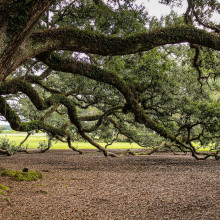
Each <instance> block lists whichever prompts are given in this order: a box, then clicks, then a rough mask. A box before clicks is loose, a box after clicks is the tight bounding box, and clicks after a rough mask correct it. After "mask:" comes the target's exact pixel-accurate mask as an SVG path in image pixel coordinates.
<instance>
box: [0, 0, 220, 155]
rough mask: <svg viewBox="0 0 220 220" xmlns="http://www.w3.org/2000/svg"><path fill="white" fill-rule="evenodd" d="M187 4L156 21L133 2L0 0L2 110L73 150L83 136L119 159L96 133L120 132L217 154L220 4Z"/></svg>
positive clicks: (18, 124) (15, 123)
mask: <svg viewBox="0 0 220 220" xmlns="http://www.w3.org/2000/svg"><path fill="white" fill-rule="evenodd" d="M160 2H161V3H162V4H167V5H170V7H172V6H173V5H177V6H178V5H181V3H182V1H179V0H170V1H160ZM187 4H188V7H187V10H186V12H185V14H184V15H183V16H178V15H177V14H176V13H175V12H174V11H172V12H171V13H170V15H168V16H165V17H163V18H161V19H156V18H155V17H150V16H148V13H147V11H146V9H145V8H144V7H143V6H137V5H136V3H135V1H134V0H126V1H111V0H108V1H102V0H98V1H97V0H83V1H82V0H80V1H77V0H76V1H75V0H74V1H72V0H69V1H66V0H45V1H40V0H22V1H11V0H7V1H6V0H2V1H0V21H1V22H0V47H1V49H0V114H1V115H2V116H3V117H5V119H6V120H7V121H8V122H9V123H10V126H11V128H12V129H14V130H17V131H26V132H30V131H33V130H37V131H38V130H42V131H44V132H47V133H48V134H49V136H50V137H51V138H55V139H59V140H62V141H65V142H67V143H68V145H69V147H70V148H71V149H73V150H76V151H77V149H76V148H74V146H72V142H71V141H72V140H75V139H77V138H78V137H79V136H80V137H81V138H83V139H85V140H86V141H88V142H89V143H91V144H92V145H94V146H95V147H97V148H98V149H99V150H100V151H102V152H103V153H104V155H106V156H107V155H110V156H115V155H114V154H113V153H111V152H109V151H108V150H107V148H105V147H102V146H101V145H100V144H98V143H97V141H95V139H96V137H102V138H103V139H105V140H106V142H107V143H110V142H111V140H114V139H115V134H117V133H118V134H119V133H120V134H123V135H124V136H127V137H128V138H129V139H130V140H131V141H135V142H137V143H139V144H140V145H141V146H144V147H151V146H155V147H156V146H161V143H164V140H166V144H165V145H166V146H167V147H176V148H178V149H179V150H181V151H190V152H191V153H192V156H194V157H195V158H196V159H206V158H208V157H215V158H216V159H219V156H218V147H219V145H218V143H219V140H220V139H219V137H220V133H219V131H220V129H219V128H220V127H219V119H220V114H219V112H220V106H219V79H218V78H219V60H220V59H219V58H220V55H219V51H220V35H219V24H217V23H215V22H213V21H211V20H210V18H211V16H212V15H213V14H214V13H219V5H220V4H219V3H218V1H217V0H212V1H200V0H198V1H193V0H188V1H187ZM196 144H197V145H198V144H199V145H200V146H204V145H207V144H212V146H213V151H212V152H199V151H197V150H196ZM163 145H164V144H163Z"/></svg>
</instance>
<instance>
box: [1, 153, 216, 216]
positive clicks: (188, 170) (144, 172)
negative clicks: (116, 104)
mask: <svg viewBox="0 0 220 220" xmlns="http://www.w3.org/2000/svg"><path fill="white" fill-rule="evenodd" d="M0 167H5V168H8V169H17V170H21V169H23V168H24V167H28V168H29V170H39V171H40V172H41V173H42V174H43V179H41V180H39V181H37V182H16V181H14V180H11V179H10V178H8V177H0V183H1V184H4V185H6V186H9V187H11V191H10V192H9V193H8V194H7V195H5V196H3V195H0V219H1V220H7V219H11V220H15V219H19V220H23V219H30V220H35V219H43V220H46V219H48V220H51V219H57V220H62V219H69V220H70V219H71V220H72V219H92V220H112V219H114V220H116V219H118V220H123V219H128V220H129V219H132V220H134V219H137V220H141V219H150V220H151V219H175V220H176V219H193V220H195V219H200V220H201V219H206V220H211V219H220V187H219V182H220V161H215V160H211V159H209V160H206V161H196V160H195V159H193V158H191V157H190V156H183V155H181V156H174V155H172V154H167V153H166V154H165V153H163V154H162V153H161V154H154V155H151V156H135V157H134V156H126V157H120V158H105V157H104V156H103V155H102V154H100V153H97V152H95V151H86V153H85V154H84V155H77V154H75V153H74V152H72V151H70V150H50V151H49V152H46V153H44V154H33V155H27V154H17V155H15V156H13V157H7V156H0Z"/></svg>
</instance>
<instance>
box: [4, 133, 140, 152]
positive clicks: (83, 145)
mask: <svg viewBox="0 0 220 220" xmlns="http://www.w3.org/2000/svg"><path fill="white" fill-rule="evenodd" d="M25 137H26V133H3V134H0V138H6V139H9V140H10V141H12V142H15V143H16V144H19V143H20V142H21V141H23V140H24V138H25ZM46 140H47V139H46V134H44V133H37V134H34V135H32V136H30V137H29V138H28V140H27V141H26V142H25V144H24V146H25V145H28V148H29V149H37V147H38V146H39V143H40V142H42V141H46ZM100 144H101V145H102V146H105V145H106V144H105V143H100ZM73 146H74V147H75V148H77V149H95V147H94V146H92V145H91V144H89V143H87V142H73ZM132 148H134V149H137V148H141V147H139V146H138V145H137V144H135V143H132V144H130V143H125V142H117V143H114V144H113V145H111V146H108V149H132ZM51 149H68V145H67V143H62V142H61V141H53V144H52V147H51Z"/></svg>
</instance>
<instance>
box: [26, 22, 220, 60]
mask: <svg viewBox="0 0 220 220" xmlns="http://www.w3.org/2000/svg"><path fill="white" fill-rule="evenodd" d="M184 42H188V43H191V44H198V45H201V46H205V47H209V48H212V49H214V50H220V36H219V35H217V34H213V33H210V32H207V31H205V30H201V29H198V28H195V27H193V26H186V25H179V26H173V27H165V28H160V29H157V30H153V31H149V32H146V33H137V34H133V35H129V36H126V37H112V36H105V35H102V34H98V33H96V32H89V31H85V30H79V29H74V28H58V29H51V30H43V31H37V32H34V33H33V34H32V35H31V36H30V38H29V40H28V42H27V43H26V47H29V48H30V49H31V52H32V54H31V56H32V57H35V56H36V55H38V54H40V53H42V52H47V51H54V50H70V51H78V52H85V53H94V54H99V55H103V56H106V55H124V54H132V53H137V52H140V51H148V50H151V49H153V48H155V47H158V46H163V45H166V44H176V43H184Z"/></svg>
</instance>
